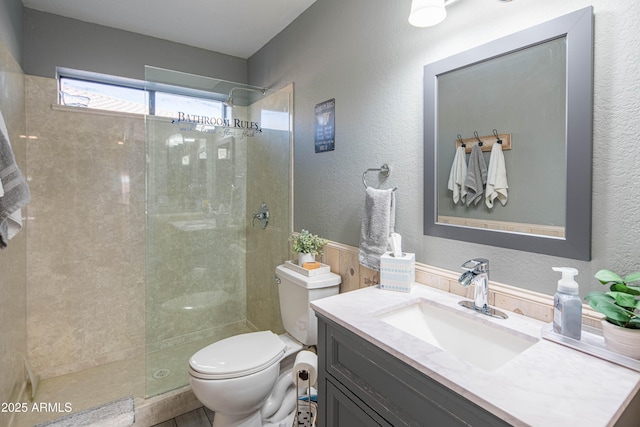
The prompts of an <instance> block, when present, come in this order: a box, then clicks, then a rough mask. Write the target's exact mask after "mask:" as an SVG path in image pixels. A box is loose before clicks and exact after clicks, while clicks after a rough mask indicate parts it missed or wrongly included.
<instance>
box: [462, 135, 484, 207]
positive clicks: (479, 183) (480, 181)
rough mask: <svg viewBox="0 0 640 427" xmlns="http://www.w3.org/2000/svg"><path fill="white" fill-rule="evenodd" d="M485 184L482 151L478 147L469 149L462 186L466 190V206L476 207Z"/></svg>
mask: <svg viewBox="0 0 640 427" xmlns="http://www.w3.org/2000/svg"><path fill="white" fill-rule="evenodd" d="M486 183H487V163H486V162H485V161H484V156H483V155H482V150H481V149H480V147H479V146H478V145H474V146H473V148H471V155H470V156H469V166H468V168H467V176H466V178H465V180H464V186H465V188H466V189H467V206H470V205H471V203H473V204H474V205H477V204H478V202H479V201H480V200H482V195H483V194H484V186H485V184H486Z"/></svg>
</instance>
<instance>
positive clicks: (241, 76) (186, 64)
mask: <svg viewBox="0 0 640 427" xmlns="http://www.w3.org/2000/svg"><path fill="white" fill-rule="evenodd" d="M23 39H24V48H23V51H24V54H23V68H24V72H25V73H27V74H31V75H35V76H43V77H55V76H56V67H66V68H75V69H78V70H84V71H93V72H97V73H104V74H111V75H115V76H123V77H130V78H133V79H139V80H144V78H145V76H144V72H145V71H144V66H145V65H151V66H154V67H160V68H167V69H170V70H177V71H183V72H187V73H192V74H196V75H202V76H208V77H215V78H218V79H225V80H231V81H235V82H241V83H244V82H246V79H247V68H246V66H247V61H246V60H245V59H242V58H237V57H235V56H230V55H224V54H221V53H217V52H211V51H208V50H204V49H199V48H195V47H191V46H186V45H183V44H179V43H173V42H170V41H167V40H161V39H156V38H153V37H148V36H143V35H140V34H135V33H131V32H128V31H122V30H117V29H114V28H109V27H105V26H101V25H96V24H90V23H87V22H83V21H79V20H76V19H70V18H65V17H62V16H59V15H53V14H50V13H45V12H40V11H36V10H33V9H26V8H25V9H24V24H23Z"/></svg>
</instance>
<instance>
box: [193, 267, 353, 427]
mask: <svg viewBox="0 0 640 427" xmlns="http://www.w3.org/2000/svg"><path fill="white" fill-rule="evenodd" d="M276 277H277V283H278V290H279V295H280V311H281V313H282V322H283V324H284V328H285V330H286V331H287V333H288V334H289V335H291V336H292V337H293V338H294V339H295V340H297V341H298V342H299V344H297V345H296V344H293V341H292V340H291V339H290V338H289V337H279V336H278V335H276V334H274V333H273V332H271V331H261V332H252V333H248V334H242V335H236V336H233V337H230V338H226V339H223V340H221V341H218V342H215V343H213V344H211V345H209V346H207V347H205V348H203V349H202V350H200V351H198V352H197V353H196V354H194V355H193V356H191V359H189V382H190V383H191V389H192V390H193V393H194V394H195V395H196V397H197V398H198V400H200V402H202V404H203V405H205V406H206V407H207V408H209V409H211V410H212V411H214V412H215V417H214V422H213V427H223V426H224V427H261V426H262V414H261V409H262V407H263V405H265V402H267V399H268V398H269V396H270V395H271V393H272V391H274V386H275V385H276V380H278V374H279V372H280V361H281V360H282V359H283V358H284V357H285V356H288V355H290V354H292V353H295V352H297V351H299V350H300V349H301V348H302V345H305V346H310V345H315V344H317V342H318V324H317V319H316V317H315V313H314V312H313V310H312V309H311V307H310V306H309V302H310V301H313V300H316V299H320V298H324V297H328V296H331V295H335V294H337V293H338V292H339V285H340V281H341V279H340V276H338V275H337V274H333V273H329V272H328V273H325V274H319V275H316V276H310V277H307V276H305V275H303V274H300V273H298V272H296V271H293V270H292V269H290V268H288V267H286V266H285V265H280V266H278V267H277V268H276ZM294 357H295V356H294Z"/></svg>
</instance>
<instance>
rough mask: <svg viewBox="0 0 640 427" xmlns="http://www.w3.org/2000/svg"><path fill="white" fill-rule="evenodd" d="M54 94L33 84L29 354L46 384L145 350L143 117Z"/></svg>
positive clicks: (29, 89)
mask: <svg viewBox="0 0 640 427" xmlns="http://www.w3.org/2000/svg"><path fill="white" fill-rule="evenodd" d="M56 87H57V82H56V80H54V79H49V78H43V77H34V76H27V78H26V94H27V131H28V133H29V134H30V135H34V136H37V137H38V139H37V140H34V141H33V142H31V143H30V145H29V147H28V152H27V155H28V165H29V177H30V179H31V180H30V186H31V192H32V202H31V204H30V206H29V216H30V222H29V229H28V241H29V251H28V260H27V261H28V265H29V271H28V313H29V321H28V337H29V339H28V351H29V357H30V359H31V361H32V365H33V368H34V369H35V371H36V372H37V373H39V374H40V375H42V377H43V378H44V377H50V376H55V375H59V374H63V373H67V372H74V371H77V370H80V369H83V368H87V367H91V366H96V365H99V364H103V363H107V362H110V361H114V360H121V359H124V358H127V357H131V356H134V355H139V354H142V352H143V351H144V301H145V300H144V295H145V294H144V253H145V252H144V227H145V215H144V212H145V198H144V194H145V166H144V165H145V138H144V120H143V118H142V117H135V116H117V115H109V114H91V113H79V112H77V111H64V110H57V109H53V108H52V104H55V103H56ZM119 141H120V142H123V144H119V143H118V142H119ZM127 177H128V179H129V185H128V186H127V185H123V182H126V178H127ZM123 178H124V181H123Z"/></svg>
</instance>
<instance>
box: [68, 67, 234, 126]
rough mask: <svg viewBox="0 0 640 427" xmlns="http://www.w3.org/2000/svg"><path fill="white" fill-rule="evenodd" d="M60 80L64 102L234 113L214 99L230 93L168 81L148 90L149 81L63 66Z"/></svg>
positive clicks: (174, 112) (168, 112)
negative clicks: (177, 85) (169, 83)
mask: <svg viewBox="0 0 640 427" xmlns="http://www.w3.org/2000/svg"><path fill="white" fill-rule="evenodd" d="M58 82H59V93H60V97H59V103H60V105H67V106H72V107H84V108H91V109H97V110H107V111H119V112H124V113H135V114H149V115H154V116H161V117H170V118H173V119H177V118H178V117H179V112H189V114H193V115H200V116H203V117H228V116H229V115H230V111H227V108H225V106H224V104H223V103H222V101H220V100H218V99H213V98H215V97H217V98H220V99H226V94H212V93H210V92H205V91H196V90H189V89H185V88H181V87H174V86H169V85H164V84H163V85H153V86H150V87H151V89H147V90H145V82H143V81H140V80H133V79H125V78H119V77H114V76H108V75H104V74H97V73H90V72H83V71H77V70H69V69H63V68H60V69H58ZM183 114H184V113H183Z"/></svg>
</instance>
